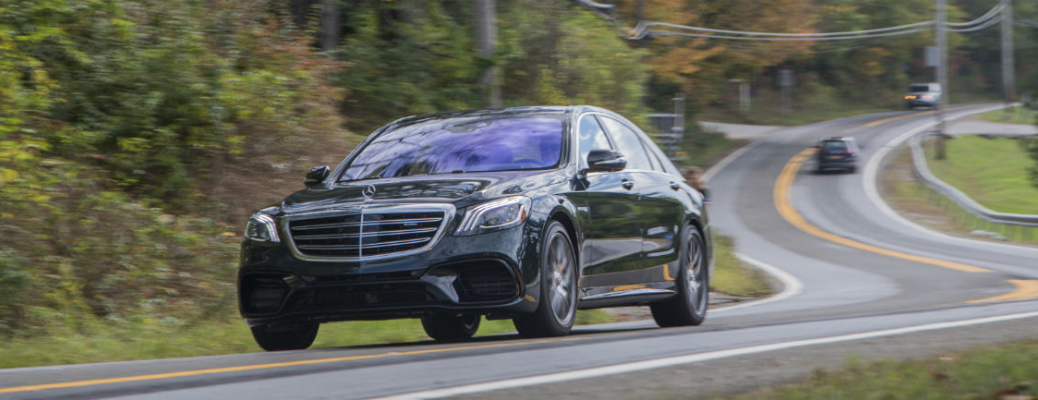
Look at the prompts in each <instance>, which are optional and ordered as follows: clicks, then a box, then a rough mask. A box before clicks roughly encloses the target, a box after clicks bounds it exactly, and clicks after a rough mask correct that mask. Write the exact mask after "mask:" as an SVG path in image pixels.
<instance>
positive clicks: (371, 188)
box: [361, 185, 375, 201]
mask: <svg viewBox="0 0 1038 400" xmlns="http://www.w3.org/2000/svg"><path fill="white" fill-rule="evenodd" d="M361 193H362V194H363V195H364V201H371V199H372V198H374V197H375V185H368V187H366V188H364V191H363V192H361Z"/></svg>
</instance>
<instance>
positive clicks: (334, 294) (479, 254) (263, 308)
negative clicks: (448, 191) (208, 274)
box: [238, 224, 540, 326]
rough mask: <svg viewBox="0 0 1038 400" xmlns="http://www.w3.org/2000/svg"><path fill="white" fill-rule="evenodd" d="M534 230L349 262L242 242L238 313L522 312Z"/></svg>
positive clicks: (266, 319)
mask: <svg viewBox="0 0 1038 400" xmlns="http://www.w3.org/2000/svg"><path fill="white" fill-rule="evenodd" d="M450 228H451V227H448V229H450ZM451 232H452V231H451ZM538 233H539V232H538V231H537V230H536V229H534V228H532V227H531V226H530V224H524V225H521V226H518V227H515V228H511V229H506V230H502V231H497V232H492V233H487V234H483V235H476V236H466V237H457V236H452V235H450V234H449V233H448V234H445V235H444V236H443V237H442V238H441V239H440V240H439V242H438V243H436V245H435V246H434V247H433V248H431V249H430V250H428V251H425V252H422V253H419V254H413V255H409V256H405V257H399V258H383V259H378V260H372V261H349V262H345V261H343V262H335V261H307V260H301V259H299V258H297V257H295V255H294V254H293V252H292V251H291V250H290V249H289V246H288V244H287V243H284V242H282V243H273V244H261V243H254V242H249V241H246V242H245V243H243V244H242V250H241V267H240V269H239V274H238V298H239V308H240V310H241V313H242V316H243V317H245V320H246V322H247V323H248V324H249V325H250V326H255V325H263V324H277V323H296V322H301V321H312V322H330V321H342V320H377V319H392V318H414V317H421V316H423V315H427V314H429V313H435V312H443V311H456V312H476V313H480V314H492V315H495V316H502V317H509V316H512V315H515V314H522V313H529V312H532V311H534V310H535V309H536V306H537V300H538V299H537V297H538V296H537V294H538V293H540V291H539V290H537V289H536V285H537V283H538V281H537V278H538V268H537V265H538V260H539V255H538V254H536V251H534V250H535V249H537V247H538V246H537V238H538V237H539V235H538Z"/></svg>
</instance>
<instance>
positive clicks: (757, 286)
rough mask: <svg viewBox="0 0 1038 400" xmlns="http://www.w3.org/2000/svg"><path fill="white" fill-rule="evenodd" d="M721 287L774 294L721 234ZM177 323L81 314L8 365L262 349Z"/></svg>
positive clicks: (365, 332) (334, 340)
mask: <svg viewBox="0 0 1038 400" xmlns="http://www.w3.org/2000/svg"><path fill="white" fill-rule="evenodd" d="M714 246H715V247H714V248H715V261H716V263H717V264H716V267H715V271H714V273H715V275H714V281H713V282H712V286H713V287H714V289H715V290H716V291H719V292H722V293H725V294H730V295H735V296H761V295H766V294H768V293H770V287H769V285H768V280H767V277H766V276H764V274H763V273H761V272H760V271H757V270H756V269H753V268H750V267H747V266H745V265H743V264H742V262H741V261H739V260H738V259H737V258H735V256H734V255H733V251H734V248H733V243H732V240H731V238H728V237H725V236H721V235H717V236H716V237H715V243H714ZM227 314H228V315H227V316H226V317H225V318H223V319H220V320H210V321H205V322H195V323H193V324H178V325H174V326H170V325H169V324H168V323H166V322H164V321H161V320H145V321H133V322H131V321H99V320H89V319H84V320H79V321H75V322H66V323H65V324H63V325H60V326H52V327H43V328H39V329H37V330H35V331H34V333H32V334H29V335H25V336H22V337H14V338H7V339H5V340H4V341H3V342H0V368H18V367H31V366H43V365H64V364H84V363H97V362H111V361H128V360H147V359H157V358H175V357H197V356H207V355H219V354H236V353H249V352H259V351H262V350H260V348H259V347H258V346H256V344H255V342H254V341H253V339H252V335H251V334H250V333H249V330H248V328H247V327H246V326H245V324H244V323H243V322H242V321H241V319H240V318H238V317H237V315H234V314H233V313H227ZM620 319H621V317H620V316H618V315H616V314H613V313H610V312H608V311H605V310H580V311H578V312H577V324H578V325H589V324H601V323H608V322H615V321H618V320H620ZM513 332H515V328H514V327H513V326H512V322H511V321H509V320H495V321H486V320H484V321H483V324H482V325H481V326H480V328H479V333H478V335H496V334H504V333H513ZM423 340H429V337H428V336H426V335H425V331H424V330H422V324H421V322H420V321H419V320H417V319H403V320H389V321H352V322H335V323H327V324H322V325H321V330H320V332H319V333H318V335H317V340H316V341H315V342H314V345H313V348H331V347H348V346H364V345H377V344H390V343H411V342H417V341H423Z"/></svg>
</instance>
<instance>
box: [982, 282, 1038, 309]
mask: <svg viewBox="0 0 1038 400" xmlns="http://www.w3.org/2000/svg"><path fill="white" fill-rule="evenodd" d="M1009 283H1012V284H1013V285H1016V290H1015V291H1013V292H1010V293H1006V294H1003V295H1001V296H995V297H988V298H986V299H980V300H972V301H967V303H988V302H993V301H1015V300H1027V299H1032V298H1035V297H1038V281H1036V280H1034V279H1011V280H1009Z"/></svg>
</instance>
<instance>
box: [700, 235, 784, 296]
mask: <svg viewBox="0 0 1038 400" xmlns="http://www.w3.org/2000/svg"><path fill="white" fill-rule="evenodd" d="M714 263H715V265H714V276H713V280H712V281H711V282H710V287H711V289H712V290H714V291H716V292H719V293H724V294H728V295H732V296H740V297H761V296H766V295H768V294H771V293H772V292H773V291H772V289H771V284H770V282H769V279H768V277H767V275H765V274H764V273H763V272H761V271H760V270H758V269H756V268H753V267H750V266H748V265H746V264H744V263H743V262H742V261H741V260H739V259H738V258H736V257H735V242H734V241H733V240H732V238H730V237H728V236H724V235H717V234H714Z"/></svg>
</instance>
